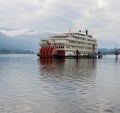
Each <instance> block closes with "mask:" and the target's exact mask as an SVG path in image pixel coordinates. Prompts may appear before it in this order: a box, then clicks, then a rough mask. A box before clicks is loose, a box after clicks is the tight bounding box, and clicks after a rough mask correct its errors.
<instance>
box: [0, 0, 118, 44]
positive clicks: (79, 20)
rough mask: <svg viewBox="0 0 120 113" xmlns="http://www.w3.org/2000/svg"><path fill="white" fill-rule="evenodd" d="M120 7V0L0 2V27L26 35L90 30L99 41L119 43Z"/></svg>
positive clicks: (24, 0) (11, 0) (9, 0)
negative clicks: (34, 32)
mask: <svg viewBox="0 0 120 113" xmlns="http://www.w3.org/2000/svg"><path fill="white" fill-rule="evenodd" d="M119 4H120V0H0V27H1V28H16V29H23V32H25V29H27V30H28V29H30V30H34V31H37V32H39V31H40V32H66V31H68V30H69V28H70V27H71V29H72V31H76V30H79V29H81V30H85V29H88V30H89V31H90V33H91V34H93V35H94V36H95V38H97V39H103V40H104V39H106V40H116V41H117V42H120V38H119V34H120V33H119V29H120V13H119V11H120V7H119ZM21 31H22V30H21ZM15 32H16V31H15ZM13 34H15V33H13Z"/></svg>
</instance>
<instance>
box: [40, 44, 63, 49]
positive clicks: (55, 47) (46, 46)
mask: <svg viewBox="0 0 120 113" xmlns="http://www.w3.org/2000/svg"><path fill="white" fill-rule="evenodd" d="M42 47H43V48H64V46H46V45H45V46H42Z"/></svg>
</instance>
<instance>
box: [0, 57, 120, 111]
mask: <svg viewBox="0 0 120 113" xmlns="http://www.w3.org/2000/svg"><path fill="white" fill-rule="evenodd" d="M0 113H120V59H118V60H115V58H114V56H105V57H104V58H103V59H79V60H76V59H58V60H56V59H38V57H37V56H36V55H0Z"/></svg>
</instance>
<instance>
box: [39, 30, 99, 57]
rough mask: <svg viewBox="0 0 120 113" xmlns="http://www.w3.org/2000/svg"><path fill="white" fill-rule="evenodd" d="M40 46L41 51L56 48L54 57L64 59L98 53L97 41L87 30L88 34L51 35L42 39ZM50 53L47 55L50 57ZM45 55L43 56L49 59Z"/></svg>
mask: <svg viewBox="0 0 120 113" xmlns="http://www.w3.org/2000/svg"><path fill="white" fill-rule="evenodd" d="M40 46H41V49H42V48H43V49H44V48H46V49H47V48H54V52H53V54H52V55H56V56H63V57H64V56H76V55H77V54H78V53H79V55H80V56H87V55H94V54H95V53H96V52H97V51H96V50H97V40H96V39H95V38H93V37H92V36H91V35H89V34H88V31H87V30H86V33H82V32H71V33H62V34H54V35H51V36H50V37H49V38H47V39H45V38H44V39H42V40H41V43H40ZM55 50H56V51H55ZM44 53H45V49H44V52H43V54H44ZM49 53H50V52H49ZM49 53H47V52H46V53H45V54H46V55H48V56H50V55H49ZM40 54H42V52H40ZM45 54H44V55H43V56H45V57H47V56H46V55H45Z"/></svg>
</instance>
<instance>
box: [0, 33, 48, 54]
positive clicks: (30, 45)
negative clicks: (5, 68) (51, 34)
mask: <svg viewBox="0 0 120 113" xmlns="http://www.w3.org/2000/svg"><path fill="white" fill-rule="evenodd" d="M45 36H48V33H44V34H33V35H31V34H30V35H29V34H22V35H19V36H15V37H9V36H6V35H4V34H3V33H0V49H11V50H12V49H13V50H15V49H19V50H20V49H21V50H28V51H34V52H35V53H37V52H38V49H39V42H40V38H41V37H45Z"/></svg>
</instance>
